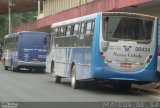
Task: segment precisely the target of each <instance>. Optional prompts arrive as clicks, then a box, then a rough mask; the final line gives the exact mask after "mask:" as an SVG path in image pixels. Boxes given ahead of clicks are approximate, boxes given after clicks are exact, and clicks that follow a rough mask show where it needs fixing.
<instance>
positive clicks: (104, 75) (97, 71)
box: [92, 67, 157, 82]
mask: <svg viewBox="0 0 160 108" xmlns="http://www.w3.org/2000/svg"><path fill="white" fill-rule="evenodd" d="M92 75H93V78H100V79H104V80H119V81H131V82H154V81H156V80H157V71H156V70H146V69H142V70H139V71H136V72H120V71H117V70H112V69H109V68H104V67H103V68H102V67H95V68H94V69H93V74H92Z"/></svg>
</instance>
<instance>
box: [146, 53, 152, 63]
mask: <svg viewBox="0 0 160 108" xmlns="http://www.w3.org/2000/svg"><path fill="white" fill-rule="evenodd" d="M151 59H152V55H149V56H148V57H147V59H146V62H145V63H146V64H149V63H150V61H151Z"/></svg>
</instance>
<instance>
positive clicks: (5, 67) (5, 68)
mask: <svg viewBox="0 0 160 108" xmlns="http://www.w3.org/2000/svg"><path fill="white" fill-rule="evenodd" d="M4 70H8V66H6V63H5V61H4Z"/></svg>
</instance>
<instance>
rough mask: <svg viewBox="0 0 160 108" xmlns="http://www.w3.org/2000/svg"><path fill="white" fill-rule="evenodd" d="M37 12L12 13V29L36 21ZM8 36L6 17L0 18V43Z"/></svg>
mask: <svg viewBox="0 0 160 108" xmlns="http://www.w3.org/2000/svg"><path fill="white" fill-rule="evenodd" d="M36 15H37V12H25V13H13V14H12V27H17V26H20V25H23V24H25V23H31V22H34V21H35V20H36V18H35V16H36ZM7 34H8V15H7V14H6V15H1V16H0V42H1V41H2V39H3V37H4V36H5V35H7Z"/></svg>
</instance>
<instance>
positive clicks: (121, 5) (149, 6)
mask: <svg viewBox="0 0 160 108" xmlns="http://www.w3.org/2000/svg"><path fill="white" fill-rule="evenodd" d="M159 7H160V0H95V1H93V2H90V3H87V4H84V5H81V6H78V7H75V8H71V9H68V10H65V11H62V12H59V13H57V14H54V15H51V16H48V17H45V18H43V19H40V20H38V21H36V22H33V23H30V24H25V25H22V26H19V27H17V28H14V29H13V31H14V32H19V31H26V30H37V31H49V28H50V25H51V24H52V23H55V22H59V21H63V20H68V19H72V18H76V17H80V16H84V15H88V14H92V13H95V12H104V11H118V10H119V11H128V9H130V11H131V12H138V13H139V11H144V10H145V11H146V10H156V9H159ZM130 11H129V12H130ZM144 13H146V12H144Z"/></svg>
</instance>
